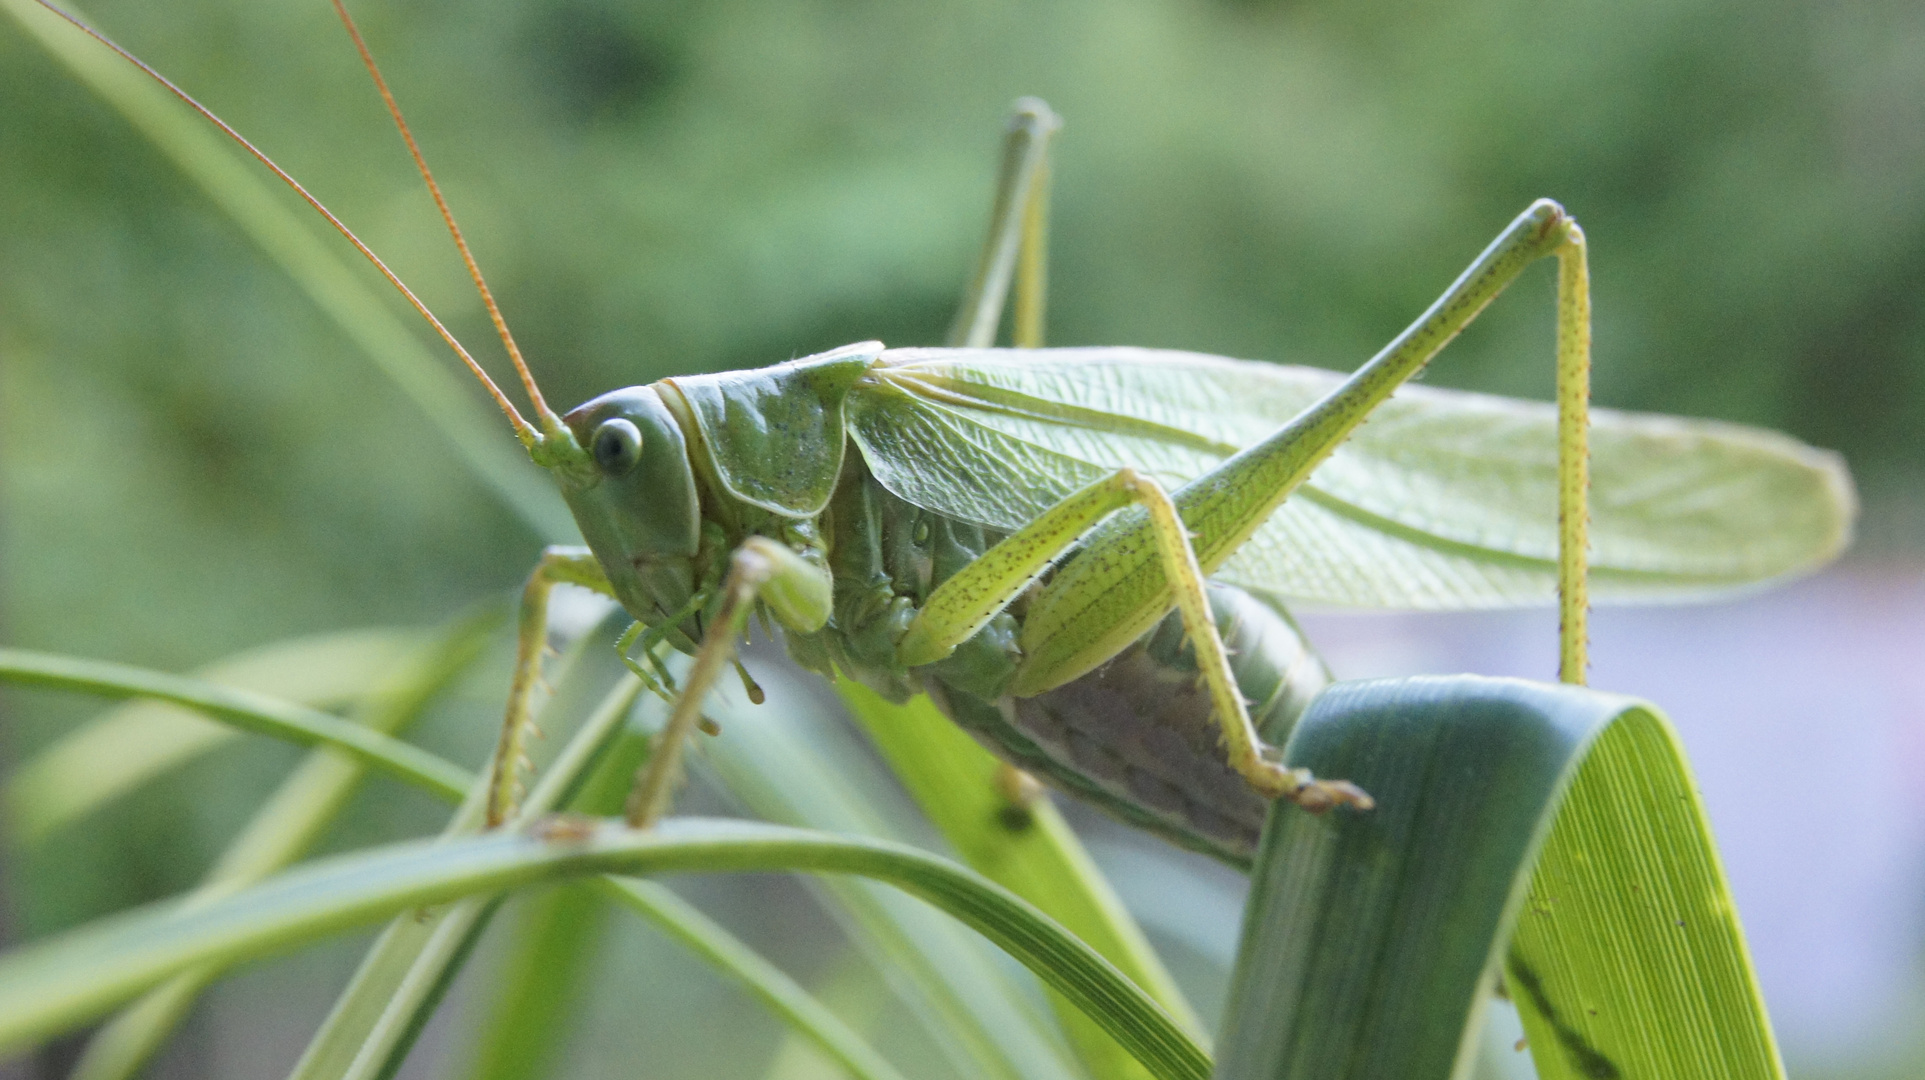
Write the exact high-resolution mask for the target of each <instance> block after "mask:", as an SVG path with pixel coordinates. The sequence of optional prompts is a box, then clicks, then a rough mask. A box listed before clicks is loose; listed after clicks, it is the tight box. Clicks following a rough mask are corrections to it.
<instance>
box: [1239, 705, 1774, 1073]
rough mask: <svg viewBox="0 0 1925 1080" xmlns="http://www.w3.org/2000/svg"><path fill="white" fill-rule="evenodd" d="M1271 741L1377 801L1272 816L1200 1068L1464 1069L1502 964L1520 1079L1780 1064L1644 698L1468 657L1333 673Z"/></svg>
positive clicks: (1684, 782)
mask: <svg viewBox="0 0 1925 1080" xmlns="http://www.w3.org/2000/svg"><path fill="white" fill-rule="evenodd" d="M1286 754H1287V756H1288V759H1289V760H1290V761H1291V762H1292V763H1293V764H1299V765H1305V766H1308V767H1310V768H1312V769H1314V770H1316V771H1317V772H1318V773H1319V774H1320V775H1326V776H1344V777H1348V778H1350V779H1353V780H1355V781H1357V782H1359V783H1361V784H1363V785H1364V787H1365V788H1366V789H1368V790H1369V791H1370V792H1371V793H1372V794H1373V795H1375V796H1376V797H1377V800H1378V804H1377V809H1376V810H1374V811H1372V812H1371V813H1368V814H1350V813H1337V814H1330V815H1326V816H1324V817H1312V816H1311V815H1308V814H1305V813H1302V812H1301V811H1298V810H1296V809H1294V808H1292V807H1289V806H1283V805H1280V806H1279V808H1278V809H1277V811H1276V812H1275V813H1273V814H1272V816H1271V819H1270V824H1269V828H1268V830H1267V831H1266V834H1265V837H1264V843H1263V848H1262V851H1261V853H1260V855H1259V861H1258V864H1257V870H1256V873H1255V877H1254V880H1253V890H1252V893H1251V897H1252V900H1251V905H1250V907H1249V909H1248V910H1247V911H1246V913H1245V918H1244V928H1243V941H1242V949H1241V952H1240V953H1239V960H1238V967H1237V973H1236V976H1235V982H1234V986H1233V990H1232V1000H1231V1007H1230V1012H1229V1016H1228V1018H1227V1020H1226V1025H1225V1030H1224V1033H1223V1037H1222V1040H1221V1041H1220V1044H1219V1045H1220V1047H1221V1053H1222V1061H1221V1067H1220V1069H1219V1072H1218V1074H1217V1075H1218V1076H1219V1077H1225V1078H1237V1080H1256V1078H1262V1080H1269V1078H1277V1077H1285V1076H1291V1077H1295V1076H1342V1077H1346V1078H1350V1080H1364V1078H1374V1077H1385V1078H1392V1077H1394V1078H1396V1080H1428V1078H1436V1080H1443V1078H1445V1077H1453V1076H1459V1075H1462V1070H1463V1069H1464V1068H1466V1067H1467V1065H1468V1063H1469V1062H1470V1061H1471V1060H1472V1059H1473V1058H1474V1057H1475V1054H1476V1050H1477V1046H1478V1037H1479V1034H1480V1032H1481V1030H1482V1027H1483V1014H1484V1009H1485V1006H1486V1004H1487V1002H1488V1001H1489V999H1490V995H1491V993H1492V992H1493V990H1494V988H1495V987H1496V985H1497V982H1498V980H1499V979H1500V978H1502V979H1504V980H1505V982H1506V983H1507V984H1508V987H1509V989H1510V993H1511V996H1512V998H1513V999H1514V1000H1515V1001H1516V1002H1517V1004H1518V1008H1519V1010H1520V1012H1521V1013H1522V1014H1523V1017H1524V1025H1525V1030H1526V1032H1527V1033H1528V1035H1529V1042H1530V1048H1531V1052H1532V1055H1533V1058H1534V1059H1535V1062H1536V1064H1537V1067H1538V1071H1539V1075H1540V1076H1543V1077H1547V1078H1553V1077H1555V1078H1564V1077H1571V1078H1579V1077H1583V1078H1589V1080H1598V1078H1604V1077H1624V1078H1631V1077H1647V1076H1648V1077H1665V1078H1666V1080H1727V1078H1735V1080H1749V1078H1758V1080H1775V1078H1779V1077H1781V1076H1782V1069H1781V1067H1780V1066H1779V1064H1778V1059H1777V1052H1776V1049H1775V1047H1774V1045H1773V1041H1772V1034H1771V1028H1770V1024H1769V1022H1768V1021H1767V1020H1766V1018H1765V1013H1764V1009H1763V1006H1762V1004H1761V1003H1760V1001H1759V998H1758V995H1757V988H1756V984H1755V981H1754V980H1753V977H1752V973H1751V970H1750V962H1749V959H1748V958H1747V956H1746V953H1745V947H1744V940H1743V936H1742V934H1741V932H1740V931H1739V928H1738V923H1737V917H1736V915H1735V913H1734V912H1733V909H1732V906H1731V898H1730V894H1729V892H1728V890H1727V889H1726V887H1725V883H1724V880H1723V877H1722V875H1721V873H1720V871H1719V869H1718V865H1717V858H1716V854H1715V851H1714V849H1713V846H1712V843H1711V837H1710V832H1709V830H1708V828H1707V827H1706V824H1705V821H1704V816H1703V811H1702V808H1701V807H1700V806H1699V804H1698V801H1697V796H1696V793H1695V791H1694V790H1693V788H1692V784H1691V778H1690V772H1689V769H1688V767H1687V766H1686V764H1685V761H1684V756H1683V754H1682V752H1681V751H1680V749H1679V747H1678V745H1677V743H1676V741H1675V740H1674V739H1673V738H1672V736H1671V733H1670V729H1669V727H1668V725H1667V724H1666V723H1665V721H1664V719H1663V717H1662V716H1660V715H1659V714H1658V713H1657V712H1656V711H1655V710H1653V709H1651V708H1650V707H1649V706H1646V705H1644V704H1642V703H1640V702H1637V701H1633V700H1631V699H1628V698H1622V697H1616V696H1613V695H1609V694H1600V693H1596V692H1593V691H1588V690H1583V689H1579V688H1575V687H1561V686H1548V685H1542V684H1537V683H1527V682H1523V681H1520V680H1514V679H1485V678H1476V677H1472V676H1459V677H1454V678H1423V679H1408V680H1386V681H1379V682H1364V683H1347V684H1339V685H1338V686H1336V687H1333V688H1332V689H1331V690H1330V691H1329V692H1327V693H1326V694H1325V695H1324V696H1323V697H1321V698H1319V699H1318V701H1317V703H1316V704H1314V705H1313V706H1312V707H1311V709H1310V711H1309V713H1308V714H1307V715H1306V716H1305V717H1304V719H1303V721H1302V722H1301V724H1300V725H1299V727H1298V728H1297V732H1296V734H1295V735H1294V736H1293V737H1292V739H1291V741H1290V744H1289V746H1288V747H1286ZM1540 850H1541V856H1540ZM1533 868H1535V869H1533ZM1527 896H1528V899H1527ZM1520 912H1521V914H1520ZM1513 928H1515V940H1514V942H1513ZM1507 943H1509V944H1508V953H1507Z"/></svg>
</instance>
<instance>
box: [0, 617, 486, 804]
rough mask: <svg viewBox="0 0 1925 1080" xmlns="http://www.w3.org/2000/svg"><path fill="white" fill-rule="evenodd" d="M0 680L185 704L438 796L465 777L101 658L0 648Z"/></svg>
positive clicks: (298, 713)
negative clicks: (327, 750)
mask: <svg viewBox="0 0 1925 1080" xmlns="http://www.w3.org/2000/svg"><path fill="white" fill-rule="evenodd" d="M0 680H4V681H7V682H12V683H17V684H20V685H25V686H44V687H52V688H56V689H61V690H80V691H85V692H87V693H93V694H101V695H104V696H108V697H145V698H152V699H154V700H158V701H169V702H173V703H174V704H176V705H187V706H191V707H193V708H196V709H199V710H200V711H202V712H203V713H205V714H207V715H208V716H210V717H214V718H216V719H219V720H222V721H224V722H226V723H229V724H232V725H234V726H235V727H237V728H240V729H241V730H243V731H252V732H256V733H258V734H263V735H272V736H275V737H277V738H281V739H286V740H288V741H289V742H294V743H299V744H301V745H303V746H317V745H319V746H330V747H333V748H335V749H337V750H340V751H341V752H342V753H345V754H351V755H353V756H355V757H357V758H359V759H361V760H362V761H365V762H367V763H368V764H369V765H371V766H373V767H375V768H377V769H380V770H381V771H382V772H385V773H387V774H388V775H390V776H393V777H395V778H396V779H399V780H405V781H407V782H408V783H411V784H415V785H417V786H419V787H422V788H425V789H426V790H428V791H431V792H434V793H435V794H437V795H442V796H445V797H449V798H459V797H460V796H461V793H462V792H463V791H465V790H467V786H468V781H469V776H468V774H467V772H465V771H464V770H462V769H461V768H460V767H458V766H456V765H452V764H450V763H448V762H447V761H445V760H443V759H441V758H438V757H436V756H434V755H433V754H430V753H428V752H427V751H425V750H422V749H420V748H419V747H416V746H411V745H409V744H408V743H404V742H401V741H400V740H398V739H394V738H391V737H389V736H387V735H383V734H381V733H380V732H378V731H373V730H370V729H368V728H365V727H362V726H360V725H358V724H351V723H349V722H347V721H345V720H342V719H341V718H340V717H337V716H334V715H332V714H329V713H324V712H320V711H318V710H315V709H309V708H305V707H303V706H299V705H293V704H290V703H288V702H285V701H277V700H275V699H274V698H270V697H267V696H266V695H263V694H256V693H252V692H250V691H246V690H237V689H234V688H232V687H227V686H220V685H217V684H215V683H208V682H202V681H200V680H198V679H189V678H185V677H183V676H180V675H169V674H167V673H165V672H160V671H146V670H143V669H141V668H135V667H129V666H128V665H126V664H113V663H108V662H106V661H104V660H83V659H79V658H77V657H70V656H54V655H52V654H50V653H40V652H32V651H30V650H26V649H0Z"/></svg>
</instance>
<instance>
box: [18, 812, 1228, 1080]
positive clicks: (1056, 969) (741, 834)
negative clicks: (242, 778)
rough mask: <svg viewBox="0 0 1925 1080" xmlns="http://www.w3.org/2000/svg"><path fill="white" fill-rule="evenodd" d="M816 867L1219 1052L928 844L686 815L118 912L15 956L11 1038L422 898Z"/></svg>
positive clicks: (301, 876)
mask: <svg viewBox="0 0 1925 1080" xmlns="http://www.w3.org/2000/svg"><path fill="white" fill-rule="evenodd" d="M742 870H801V871H808V872H812V873H827V874H855V875H859V876H863V877H869V878H874V879H875V880H878V881H884V882H888V883H889V884H892V885H895V886H896V887H898V888H900V889H902V890H904V891H905V892H908V893H910V894H912V895H915V896H918V897H920V898H922V899H924V900H926V901H928V902H930V903H932V904H935V905H936V906H937V907H939V908H941V909H942V910H944V911H946V912H948V913H949V914H950V915H952V916H954V917H955V918H957V919H959V920H960V921H962V922H963V923H965V924H967V925H969V926H970V927H972V928H974V929H976V930H977V931H979V932H980V933H982V934H983V935H984V936H986V937H988V938H989V939H990V940H992V941H994V942H996V944H998V945H999V946H1001V947H1002V948H1004V949H1005V950H1007V951H1008V952H1009V953H1010V954H1011V955H1012V956H1014V957H1015V958H1016V959H1018V960H1019V961H1021V962H1022V963H1023V964H1025V965H1026V966H1028V967H1029V968H1030V969H1031V970H1032V971H1034V972H1036V974H1037V975H1038V976H1040V977H1041V978H1042V979H1043V980H1044V981H1045V982H1046V983H1047V984H1048V985H1050V986H1052V987H1054V988H1055V989H1056V990H1058V991H1060V992H1061V993H1063V994H1064V995H1065V996H1066V997H1068V998H1070V999H1071V1000H1072V1001H1074V1002H1076V1003H1077V1004H1078V1006H1080V1007H1081V1008H1083V1009H1084V1010H1085V1011H1087V1012H1088V1013H1089V1014H1090V1015H1091V1016H1093V1017H1095V1018H1096V1019H1097V1020H1098V1021H1099V1022H1100V1023H1102V1024H1103V1026H1104V1028H1105V1029H1106V1030H1108V1031H1109V1032H1110V1034H1112V1035H1113V1036H1115V1037H1116V1038H1117V1039H1118V1041H1120V1042H1122V1043H1123V1044H1124V1045H1126V1046H1128V1047H1129V1048H1130V1049H1131V1051H1132V1052H1134V1053H1135V1054H1136V1055H1137V1056H1138V1058H1139V1059H1140V1060H1142V1061H1143V1062H1144V1063H1145V1064H1147V1065H1149V1066H1150V1067H1151V1070H1152V1072H1153V1073H1154V1074H1155V1075H1157V1076H1162V1077H1188V1078H1197V1077H1202V1076H1204V1075H1207V1073H1208V1070H1209V1058H1208V1056H1207V1055H1205V1054H1204V1052H1203V1051H1202V1049H1201V1048H1199V1047H1198V1046H1197V1045H1196V1043H1195V1042H1194V1041H1192V1040H1191V1039H1190V1038H1189V1037H1188V1036H1187V1035H1185V1034H1184V1033H1183V1031H1182V1029H1181V1028H1180V1027H1178V1026H1177V1025H1176V1024H1175V1023H1174V1022H1173V1021H1172V1020H1171V1019H1170V1018H1169V1015H1168V1014H1167V1013H1165V1012H1164V1011H1163V1010H1162V1008H1161V1007H1160V1006H1158V1005H1157V1004H1156V1003H1155V1002H1153V1001H1151V1000H1150V999H1149V997H1148V996H1147V995H1145V994H1144V993H1143V992H1142V991H1141V990H1138V989H1137V988H1136V987H1135V986H1134V985H1133V984H1132V983H1130V982H1129V980H1128V979H1126V978H1124V977H1123V975H1122V974H1121V973H1120V972H1118V971H1117V970H1116V969H1115V967H1113V966H1112V965H1111V964H1110V963H1109V962H1108V961H1106V960H1104V959H1103V958H1102V957H1101V956H1099V955H1097V954H1096V953H1095V951H1094V950H1092V949H1090V948H1089V946H1087V945H1084V944H1083V943H1082V942H1080V941H1078V940H1076V939H1075V938H1074V937H1072V936H1070V935H1069V934H1067V933H1065V932H1064V931H1063V930H1062V928H1061V927H1059V926H1057V925H1056V924H1055V923H1054V922H1053V921H1051V920H1050V919H1049V918H1048V917H1047V916H1045V915H1043V914H1042V913H1041V912H1038V911H1037V910H1036V909H1035V908H1034V907H1032V906H1030V905H1029V904H1028V903H1027V902H1025V901H1024V900H1022V899H1020V898H1019V897H1017V896H1016V895H1015V894H1013V893H1011V892H1009V891H1008V890H1006V889H1003V888H1002V887H1000V886H998V885H995V884H993V883H991V882H989V881H987V880H986V879H984V878H982V877H980V876H978V875H976V874H975V873H974V872H972V871H969V870H965V869H963V868H962V867H960V866H957V865H956V864H954V863H951V862H948V861H946V860H944V859H940V858H937V857H936V856H933V855H930V854H929V853H927V852H924V851H921V850H918V849H916V848H912V847H909V846H907V845H903V844H894V843H888V842H885V841H880V840H870V839H860V838H852V837H844V836H834V835H830V834H825V833H818V832H811V831H807V830H802V829H791V828H786V827H783V826H777V825H762V824H754V823H749V822H740V821H721V820H712V819H707V820H705V819H694V818H682V819H675V820H671V821H668V822H665V823H663V824H662V825H661V826H659V827H658V828H656V829H654V830H651V831H647V832H636V831H634V830H630V829H626V828H621V827H619V826H618V825H615V824H612V823H611V824H607V825H602V826H600V827H596V828H593V829H588V830H576V829H573V828H570V829H565V830H561V831H558V832H553V833H545V832H544V831H543V830H541V829H535V830H533V831H532V833H530V834H501V833H491V834H488V835H486V836H480V837H474V838H463V839H459V840H443V841H439V842H436V841H428V842H416V843H407V844H397V845H392V846H390V847H386V848H381V849H377V850H374V851H371V852H367V853H362V854H356V855H351V856H344V857H340V858H335V859H328V860H324V861H322V862H319V863H316V864H313V865H311V866H309V867H306V868H304V869H301V870H297V871H293V872H291V873H288V874H285V875H283V876H281V877H279V878H276V879H274V880H271V881H269V882H266V883H263V884H261V885H258V886H255V887H254V888H252V889H249V890H247V891H245V892H242V893H239V894H236V895H234V896H231V897H227V898H224V899H221V900H218V901H215V902H213V903H210V904H204V905H194V906H187V905H182V904H179V903H168V904H160V905H154V906H151V907H148V908H143V909H140V910H138V911H135V912H131V913H129V914H126V915H122V916H117V917H113V918H109V919H104V920H101V921H99V922H96V923H93V924H91V925H89V926H87V927H84V928H82V929H80V930H76V931H74V932H72V933H69V934H65V935H62V936H60V937H58V938H56V939H54V940H52V941H47V942H42V943H36V944H33V945H28V946H26V947H23V948H21V949H17V950H14V951H13V952H12V953H11V954H9V955H6V956H4V957H0V1049H15V1048H18V1047H20V1046H22V1045H23V1044H26V1043H28V1042H30V1041H32V1040H34V1039H37V1038H43V1037H46V1036H48V1035H51V1034H53V1033H55V1032H58V1031H60V1030H63V1029H65V1028H67V1027H69V1026H71V1025H73V1024H76V1023H80V1022H82V1021H84V1020H86V1019H87V1018H88V1017H90V1016H93V1015H95V1014H97V1013H98V1012H99V1011H100V1010H102V1009H104V1008H107V1007H109V1006H111V1005H113V1004H114V1003H115V1002H117V1001H120V1000H124V999H125V998H126V997H128V996H129V995H131V994H134V993H137V992H139V991H140V990H142V989H144V988H146V987H148V986H151V985H153V984H154V983H156V982H158V981H160V980H161V979H164V978H167V977H168V976H169V975H172V974H174V973H176V972H178V971H181V970H183V969H186V968H189V967H194V966H199V965H203V964H231V963H235V962H239V961H241V960H245V959H251V958H255V957H259V956H263V955H267V954H269V953H272V952H275V951H278V950H280V949H284V948H287V947H290V946H292V945H294V944H297V943H299V942H302V941H306V940H311V939H312V938H315V937H318V936H321V935H324V934H327V933H330V932H333V931H337V930H344V929H347V928H349V927H353V926H358V925H362V924H364V923H367V922H369V921H372V920H374V919H378V918H380V917H382V916H384V915H387V914H391V913H393V912H396V911H401V910H404V909H407V908H414V907H421V906H426V905H433V904H439V903H445V902H448V901H451V900H455V899H458V898H461V897H467V896H477V895H491V894H495V893H499V892H501V891H504V890H507V889H513V888H516V887H519V886H522V885H528V884H532V883H534V882H538V881H548V880H557V879H562V878H569V877H576V876H580V875H582V874H608V873H612V874H662V873H675V872H678V871H704V872H717V871H742Z"/></svg>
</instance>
